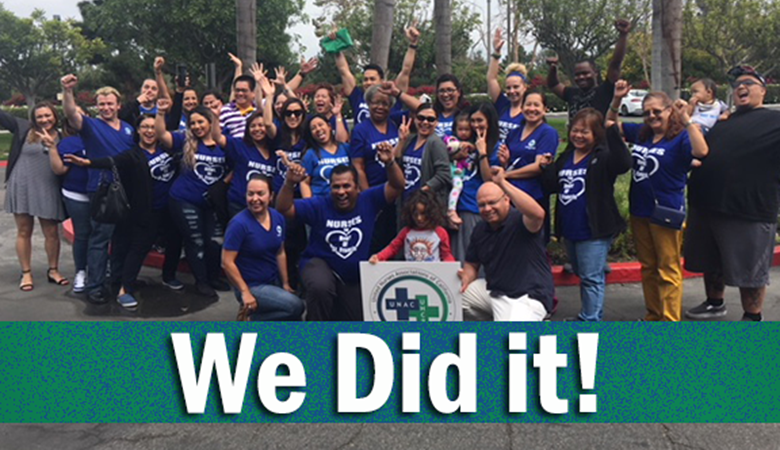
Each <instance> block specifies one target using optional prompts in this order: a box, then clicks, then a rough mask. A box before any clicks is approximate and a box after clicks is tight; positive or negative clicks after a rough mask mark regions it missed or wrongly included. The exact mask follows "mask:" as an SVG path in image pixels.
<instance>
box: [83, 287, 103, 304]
mask: <svg viewBox="0 0 780 450" xmlns="http://www.w3.org/2000/svg"><path fill="white" fill-rule="evenodd" d="M87 301H88V302H90V303H92V304H93V305H105V304H106V303H108V299H107V298H106V296H105V295H104V294H103V290H102V289H101V290H97V291H92V292H90V293H89V294H88V295H87Z"/></svg>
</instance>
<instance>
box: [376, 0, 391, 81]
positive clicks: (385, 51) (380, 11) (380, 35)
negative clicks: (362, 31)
mask: <svg viewBox="0 0 780 450" xmlns="http://www.w3.org/2000/svg"><path fill="white" fill-rule="evenodd" d="M394 8H395V0H374V26H373V29H372V32H371V62H372V63H374V64H379V65H380V66H382V67H383V68H385V69H386V68H387V61H388V59H389V58H390V39H391V38H392V37H393V9H394Z"/></svg>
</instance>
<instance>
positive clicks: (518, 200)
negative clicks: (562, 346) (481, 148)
mask: <svg viewBox="0 0 780 450" xmlns="http://www.w3.org/2000/svg"><path fill="white" fill-rule="evenodd" d="M491 170H492V181H489V182H486V183H485V184H483V185H482V187H480V188H479V191H478V192H477V206H478V207H479V214H480V216H481V217H482V219H483V220H484V222H480V223H479V224H478V225H477V226H476V228H475V229H474V232H473V234H472V235H471V242H470V243H469V247H468V251H467V252H466V261H465V262H464V264H463V269H461V270H460V272H459V273H458V275H459V276H460V279H461V283H462V286H461V292H462V293H463V317H464V318H465V319H466V320H490V319H491V318H492V319H493V320H496V321H512V322H537V321H542V320H544V317H545V315H547V312H548V311H551V310H552V301H553V280H552V270H551V269H550V263H549V262H548V260H547V253H546V250H545V243H544V231H543V225H544V214H545V213H544V209H543V208H542V207H541V206H540V205H539V203H537V202H536V200H534V199H533V198H532V197H531V196H529V195H528V194H526V193H525V192H523V191H521V190H520V189H518V188H516V187H514V186H512V184H510V183H509V182H508V181H507V180H506V178H505V173H504V169H503V168H500V167H492V168H491ZM510 202H511V204H510ZM512 205H514V206H515V208H512ZM482 265H484V266H485V279H479V280H478V279H477V274H478V273H479V268H480V266H482Z"/></svg>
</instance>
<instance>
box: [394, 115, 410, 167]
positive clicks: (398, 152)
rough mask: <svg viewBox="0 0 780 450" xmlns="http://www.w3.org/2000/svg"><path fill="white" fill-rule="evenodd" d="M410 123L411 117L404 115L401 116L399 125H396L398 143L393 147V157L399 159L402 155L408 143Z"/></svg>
mask: <svg viewBox="0 0 780 450" xmlns="http://www.w3.org/2000/svg"><path fill="white" fill-rule="evenodd" d="M411 124H412V119H411V118H407V117H406V116H404V117H401V125H400V126H399V127H398V143H397V144H396V145H395V148H394V149H393V158H395V159H401V158H403V157H404V150H405V149H406V145H407V144H408V143H409V127H410V125H411Z"/></svg>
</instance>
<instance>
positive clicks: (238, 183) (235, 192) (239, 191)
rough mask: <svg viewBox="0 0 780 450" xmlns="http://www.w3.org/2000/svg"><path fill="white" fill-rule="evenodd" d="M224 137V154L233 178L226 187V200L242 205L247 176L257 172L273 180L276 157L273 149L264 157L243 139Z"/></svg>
mask: <svg viewBox="0 0 780 450" xmlns="http://www.w3.org/2000/svg"><path fill="white" fill-rule="evenodd" d="M225 137H226V138H227V145H225V148H224V151H225V156H227V159H228V161H229V162H230V164H231V169H232V170H233V180H232V181H231V182H230V188H229V189H228V201H229V202H230V203H235V204H237V205H241V206H242V207H243V206H245V205H246V185H247V183H248V182H249V177H251V176H252V175H254V174H256V173H259V174H261V175H265V176H267V177H268V178H270V179H271V180H273V179H274V176H276V159H277V157H276V154H275V153H274V152H273V151H269V153H270V155H269V157H268V158H265V157H263V154H262V153H260V150H258V149H257V147H255V146H254V145H252V146H249V145H246V143H245V142H244V140H243V139H237V138H234V137H230V136H225Z"/></svg>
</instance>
